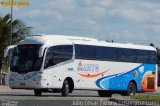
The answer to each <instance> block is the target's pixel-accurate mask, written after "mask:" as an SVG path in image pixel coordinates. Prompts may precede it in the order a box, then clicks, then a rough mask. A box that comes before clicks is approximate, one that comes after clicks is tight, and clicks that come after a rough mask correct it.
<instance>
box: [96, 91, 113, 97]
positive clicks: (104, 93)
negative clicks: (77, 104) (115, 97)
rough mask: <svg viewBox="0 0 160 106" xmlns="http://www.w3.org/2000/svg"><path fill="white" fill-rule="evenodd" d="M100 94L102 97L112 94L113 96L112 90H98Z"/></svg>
mask: <svg viewBox="0 0 160 106" xmlns="http://www.w3.org/2000/svg"><path fill="white" fill-rule="evenodd" d="M98 95H99V96H100V97H111V96H112V92H110V91H103V90H99V91H98Z"/></svg>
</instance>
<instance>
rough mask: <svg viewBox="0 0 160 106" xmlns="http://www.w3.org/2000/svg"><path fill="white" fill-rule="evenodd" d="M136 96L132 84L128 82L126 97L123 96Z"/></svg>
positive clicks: (134, 87)
mask: <svg viewBox="0 0 160 106" xmlns="http://www.w3.org/2000/svg"><path fill="white" fill-rule="evenodd" d="M135 94H136V86H135V84H134V83H133V82H130V83H129V84H128V89H127V91H126V95H125V96H134V95H135Z"/></svg>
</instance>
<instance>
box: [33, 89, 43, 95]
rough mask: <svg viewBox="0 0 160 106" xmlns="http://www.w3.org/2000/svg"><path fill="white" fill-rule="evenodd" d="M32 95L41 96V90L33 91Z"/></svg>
mask: <svg viewBox="0 0 160 106" xmlns="http://www.w3.org/2000/svg"><path fill="white" fill-rule="evenodd" d="M34 94H35V96H41V95H42V90H41V89H34Z"/></svg>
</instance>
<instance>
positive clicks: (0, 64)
mask: <svg viewBox="0 0 160 106" xmlns="http://www.w3.org/2000/svg"><path fill="white" fill-rule="evenodd" d="M0 85H2V58H1V57H0Z"/></svg>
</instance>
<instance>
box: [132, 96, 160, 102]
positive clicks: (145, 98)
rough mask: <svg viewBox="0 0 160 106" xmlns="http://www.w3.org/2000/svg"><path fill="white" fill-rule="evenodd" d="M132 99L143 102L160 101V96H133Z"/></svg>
mask: <svg viewBox="0 0 160 106" xmlns="http://www.w3.org/2000/svg"><path fill="white" fill-rule="evenodd" d="M131 98H133V99H137V100H141V101H160V96H159V95H158V96H151V95H146V96H142V95H140V96H132V97H131Z"/></svg>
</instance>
